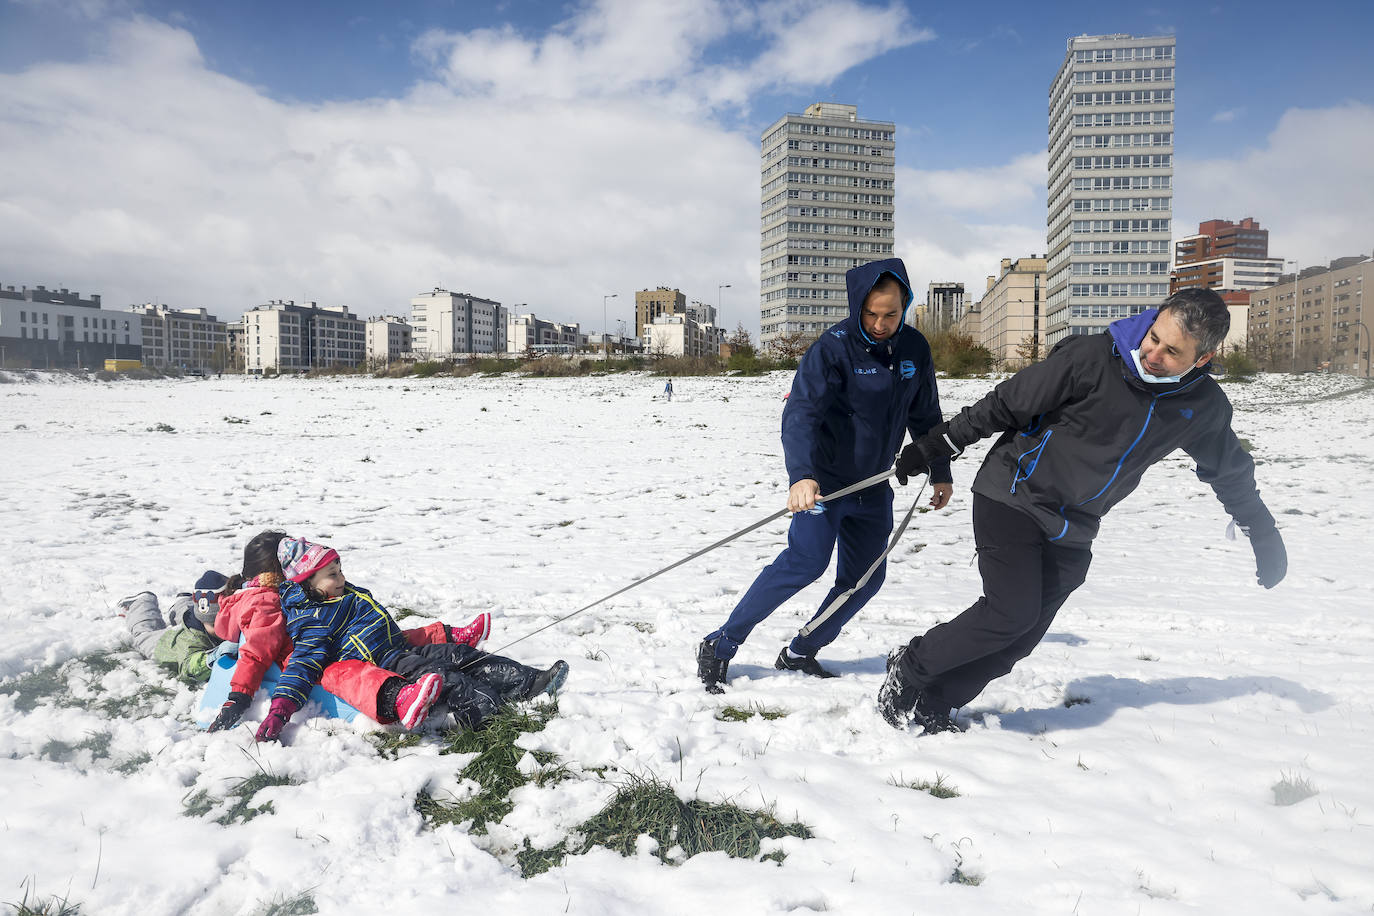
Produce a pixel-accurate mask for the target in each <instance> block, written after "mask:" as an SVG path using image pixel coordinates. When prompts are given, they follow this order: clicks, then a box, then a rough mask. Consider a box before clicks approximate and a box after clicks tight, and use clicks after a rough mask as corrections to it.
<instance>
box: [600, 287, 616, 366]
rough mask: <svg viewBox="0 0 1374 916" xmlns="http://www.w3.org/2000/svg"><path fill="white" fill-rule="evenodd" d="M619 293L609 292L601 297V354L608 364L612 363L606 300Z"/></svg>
mask: <svg viewBox="0 0 1374 916" xmlns="http://www.w3.org/2000/svg"><path fill="white" fill-rule="evenodd" d="M618 295H620V294H619V293H607V294H606V295H604V296H602V297H601V355H602V360H603V362H605V363H606V365H608V366H609V365H610V364H611V348H610V340H611V332H610V329H609V327H608V322H607V321H606V300H607V299H614V298H615V297H616V296H618Z"/></svg>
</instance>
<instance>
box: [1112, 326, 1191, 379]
mask: <svg viewBox="0 0 1374 916" xmlns="http://www.w3.org/2000/svg"><path fill="white" fill-rule="evenodd" d="M1158 317H1159V309H1146V310H1145V311H1143V312H1141V313H1140V314H1139V315H1132V316H1131V317H1129V318H1119V319H1117V320H1116V321H1113V322H1112V323H1111V324H1110V325H1109V326H1108V327H1107V330H1108V331H1109V332H1110V333H1111V335H1112V343H1113V344H1114V345H1115V347H1116V355H1117V356H1119V357H1121V361H1122V362H1123V363H1125V364H1126V369H1127V370H1128V371H1129V372H1130V374H1131V377H1132V378H1134V379H1135V380H1136V381H1143V379H1141V378H1140V370H1139V369H1137V368H1136V365H1135V360H1133V359H1131V351H1132V350H1135V349H1138V348H1139V347H1140V345H1141V343H1143V342H1144V340H1145V335H1146V334H1148V333H1149V332H1150V328H1151V327H1152V326H1153V325H1154V323H1155V319H1157V318H1158ZM1193 372H1201V373H1203V374H1204V375H1209V374H1211V372H1212V364H1211V363H1208V364H1207V365H1205V366H1202V367H1200V368H1199V367H1194V368H1192V369H1189V370H1188V371H1187V372H1185V373H1183V377H1185V378H1186V377H1187V376H1188V375H1189V374H1190V373H1193Z"/></svg>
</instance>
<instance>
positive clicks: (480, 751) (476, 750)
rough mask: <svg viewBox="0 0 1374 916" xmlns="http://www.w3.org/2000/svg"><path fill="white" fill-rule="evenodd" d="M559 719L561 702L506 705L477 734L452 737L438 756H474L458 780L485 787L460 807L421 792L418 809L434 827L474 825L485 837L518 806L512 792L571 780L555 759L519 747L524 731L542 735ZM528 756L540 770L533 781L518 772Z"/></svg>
mask: <svg viewBox="0 0 1374 916" xmlns="http://www.w3.org/2000/svg"><path fill="white" fill-rule="evenodd" d="M557 714H558V704H557V703H546V704H542V705H537V706H523V705H520V706H507V707H506V708H505V709H502V710H501V711H500V712H498V713H497V714H496V715H495V716H492V718H491V719H489V720H488V721H487V723H486V726H485V727H483V728H481V729H479V730H477V731H472V730H468V729H463V730H456V731H451V732H448V733H447V734H446V735H445V736H444V748H443V749H442V750H441V751H440V753H441V754H476V755H477V756H476V757H474V758H473V759H472V760H470V761H468V764H467V766H465V767H463V770H462V773H461V774H460V775H461V776H463V777H464V778H465V779H471V780H473V781H474V782H476V783H477V784H478V786H480V787H481V788H480V789H479V791H478V792H477V794H476V795H474V796H473V797H472V798H468V799H464V800H463V801H459V802H443V801H439V800H438V799H436V798H434V797H433V796H431V795H430V794H429V793H428V792H424V791H422V792H420V794H419V795H417V796H416V798H415V810H417V811H419V812H420V815H421V816H422V817H423V818H424V819H425V821H426V822H427V823H429V825H430V826H431V827H433V826H438V825H440V824H461V823H463V822H464V821H467V820H471V821H472V827H471V828H470V831H471V832H472V833H475V834H482V833H486V832H487V825H488V824H494V823H498V822H499V821H500V820H501V819H502V818H503V817H505V816H506V815H507V814H509V813H510V811H511V808H513V807H514V804H513V803H512V802H511V800H510V793H511V791H512V790H513V789H516V788H518V787H520V786H523V785H524V784H525V783H527V782H533V783H534V784H535V785H540V786H542V785H551V784H552V783H555V782H558V781H560V780H562V779H566V778H568V777H569V776H570V775H571V773H569V772H568V770H567V768H566V767H564V766H562V765H561V764H558V765H554V763H555V761H556V759H557V758H556V757H555V756H554V755H553V754H550V753H547V752H542V751H526V750H525V749H524V748H521V747H516V746H515V739H516V738H518V737H520V735H522V734H524V733H525V732H538V731H543V729H544V726H545V725H547V724H548V722H549V720H550V719H552V718H553V717H554V716H556V715H557ZM527 753H530V754H533V755H534V759H535V761H536V762H537V763H538V764H539V766H540V769H539V770H538V771H537V772H535V773H534V774H533V775H531V776H527V775H526V774H525V773H522V772H521V771H520V761H521V760H522V759H523V758H524V756H525V754H527Z"/></svg>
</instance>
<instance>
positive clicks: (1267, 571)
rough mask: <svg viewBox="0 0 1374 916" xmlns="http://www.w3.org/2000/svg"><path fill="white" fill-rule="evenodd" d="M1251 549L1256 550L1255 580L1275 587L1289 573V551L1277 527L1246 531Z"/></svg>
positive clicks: (1266, 585) (1267, 586) (1268, 586)
mask: <svg viewBox="0 0 1374 916" xmlns="http://www.w3.org/2000/svg"><path fill="white" fill-rule="evenodd" d="M1245 533H1246V534H1247V535H1249V536H1250V549H1251V550H1253V551H1254V552H1255V581H1256V582H1258V583H1259V584H1260V585H1263V586H1264V587H1265V588H1273V587H1274V586H1275V585H1278V584H1279V583H1280V582H1282V581H1283V577H1284V576H1286V575H1288V551H1287V550H1286V549H1285V548H1284V546H1283V537H1282V536H1281V535H1280V534H1279V529H1277V528H1266V529H1264V530H1263V531H1246V532H1245Z"/></svg>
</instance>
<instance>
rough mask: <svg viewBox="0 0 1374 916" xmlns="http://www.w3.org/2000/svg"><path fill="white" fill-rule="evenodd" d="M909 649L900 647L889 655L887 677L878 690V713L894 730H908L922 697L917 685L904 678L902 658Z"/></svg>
mask: <svg viewBox="0 0 1374 916" xmlns="http://www.w3.org/2000/svg"><path fill="white" fill-rule="evenodd" d="M909 648H910V646H909V645H903V646H898V647H897V648H895V649H893V650H892V651H891V652H889V653H887V677H885V678H884V679H883V686H881V687H879V688H878V711H879V712H880V713H882V714H883V720H884V721H886V722H887V724H888V725H891V726H892V727H893V728H906V727H907V726H908V725H909V724H911V719H912V716H913V715H914V713H915V710H916V701H917V699H919V697H920V690H919V689H918V688H917V687H916V685H915V684H912V683H908V682H907V680H906V678H905V677H903V676H902V657H903V656H905V655H906V653H907V649H909Z"/></svg>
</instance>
